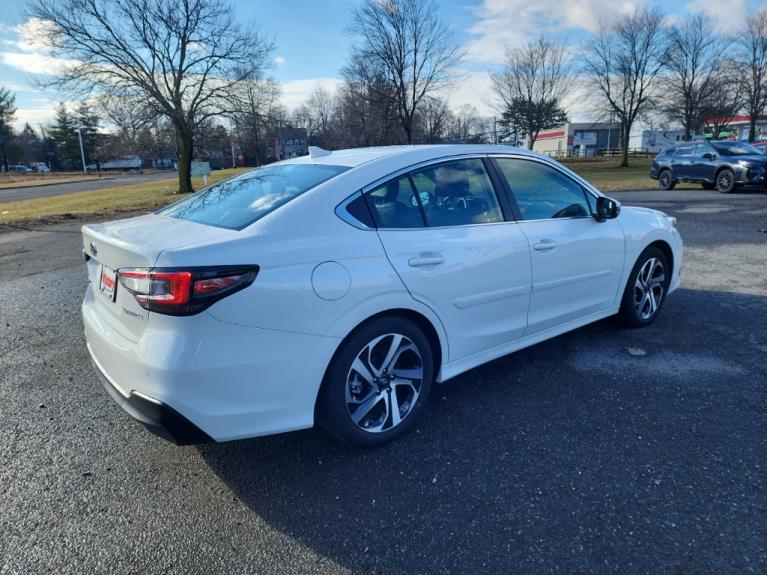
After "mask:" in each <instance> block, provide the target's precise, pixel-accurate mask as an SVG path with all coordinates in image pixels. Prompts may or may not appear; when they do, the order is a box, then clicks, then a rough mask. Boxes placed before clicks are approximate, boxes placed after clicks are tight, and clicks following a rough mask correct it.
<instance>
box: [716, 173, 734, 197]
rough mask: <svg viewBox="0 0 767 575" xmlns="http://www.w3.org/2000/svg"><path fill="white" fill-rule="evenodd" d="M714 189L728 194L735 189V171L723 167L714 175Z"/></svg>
mask: <svg viewBox="0 0 767 575" xmlns="http://www.w3.org/2000/svg"><path fill="white" fill-rule="evenodd" d="M716 189H717V190H718V191H719V192H721V193H723V194H729V193H730V192H731V191H733V190H734V189H735V172H733V171H732V170H731V169H729V168H725V169H723V170H722V171H720V172H719V173H718V174H717V175H716Z"/></svg>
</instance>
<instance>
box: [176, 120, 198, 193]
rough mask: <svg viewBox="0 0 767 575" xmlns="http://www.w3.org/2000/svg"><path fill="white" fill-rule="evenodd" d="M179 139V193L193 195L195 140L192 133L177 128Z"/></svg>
mask: <svg viewBox="0 0 767 575" xmlns="http://www.w3.org/2000/svg"><path fill="white" fill-rule="evenodd" d="M176 136H177V137H178V191H179V193H180V194H191V193H192V192H194V188H192V153H193V150H194V140H193V137H192V132H191V131H189V130H182V129H179V128H176Z"/></svg>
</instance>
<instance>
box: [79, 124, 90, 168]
mask: <svg viewBox="0 0 767 575" xmlns="http://www.w3.org/2000/svg"><path fill="white" fill-rule="evenodd" d="M77 135H78V136H79V137H80V158H82V161H83V172H85V173H86V174H87V173H88V168H86V167H85V148H83V129H82V127H78V128H77Z"/></svg>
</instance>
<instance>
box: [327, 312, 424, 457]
mask: <svg viewBox="0 0 767 575" xmlns="http://www.w3.org/2000/svg"><path fill="white" fill-rule="evenodd" d="M433 377H434V360H433V357H432V351H431V346H430V345H429V340H428V339H427V337H426V336H425V335H424V333H423V331H422V330H421V329H420V328H419V327H418V326H417V325H416V324H415V323H413V322H412V321H410V320H409V319H407V318H404V317H399V316H391V317H379V318H376V319H374V320H372V321H370V322H369V323H367V324H364V325H363V326H362V327H361V328H359V329H358V330H357V331H356V332H354V333H353V334H352V335H351V336H350V337H349V338H348V339H347V340H346V341H344V342H343V343H342V344H341V347H340V348H339V350H338V352H337V353H336V355H335V357H334V359H333V361H332V363H331V365H330V367H329V369H328V373H327V374H326V377H325V381H324V382H323V384H322V388H321V390H320V395H319V397H318V403H317V417H318V420H319V422H320V424H321V425H322V426H323V427H324V428H325V429H326V430H328V431H329V432H331V433H332V434H333V435H335V436H337V437H339V438H340V439H342V440H343V441H345V442H347V443H351V444H354V445H359V446H363V447H374V446H377V445H382V444H384V443H387V442H389V441H391V440H393V439H396V438H397V437H399V436H400V435H402V434H403V433H404V432H405V431H407V430H408V428H410V427H411V426H412V425H413V423H414V422H415V419H416V418H417V416H418V414H419V412H420V411H421V410H422V409H423V406H424V403H425V402H426V398H427V397H428V396H429V392H430V391H431V384H432V379H433Z"/></svg>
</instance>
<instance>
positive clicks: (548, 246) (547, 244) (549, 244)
mask: <svg viewBox="0 0 767 575" xmlns="http://www.w3.org/2000/svg"><path fill="white" fill-rule="evenodd" d="M555 247H557V242H555V241H554V240H541V241H540V242H538V243H537V244H533V249H534V250H537V251H539V252H545V251H548V250H553V249H554V248H555Z"/></svg>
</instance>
